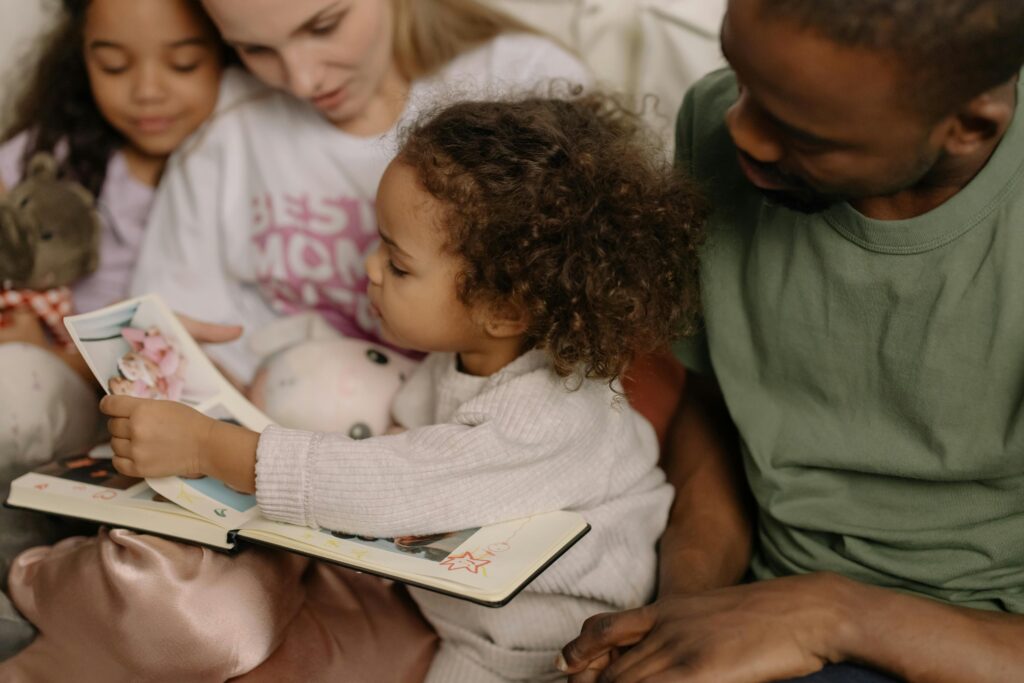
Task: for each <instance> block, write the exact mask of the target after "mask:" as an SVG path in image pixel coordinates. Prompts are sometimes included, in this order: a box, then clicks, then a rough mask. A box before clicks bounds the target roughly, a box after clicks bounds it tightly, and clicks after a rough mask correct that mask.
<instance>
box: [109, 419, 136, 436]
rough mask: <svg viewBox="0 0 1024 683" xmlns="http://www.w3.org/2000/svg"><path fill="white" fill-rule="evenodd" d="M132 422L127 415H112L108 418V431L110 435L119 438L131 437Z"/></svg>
mask: <svg viewBox="0 0 1024 683" xmlns="http://www.w3.org/2000/svg"><path fill="white" fill-rule="evenodd" d="M131 429H132V423H131V421H130V420H129V419H128V418H126V417H112V418H110V419H109V420H107V431H108V432H110V436H112V437H116V438H118V439H130V438H131V436H132V432H131Z"/></svg>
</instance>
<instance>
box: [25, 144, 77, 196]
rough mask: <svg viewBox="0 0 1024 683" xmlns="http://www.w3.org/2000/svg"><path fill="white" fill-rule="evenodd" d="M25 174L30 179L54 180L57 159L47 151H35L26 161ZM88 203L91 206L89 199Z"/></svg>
mask: <svg viewBox="0 0 1024 683" xmlns="http://www.w3.org/2000/svg"><path fill="white" fill-rule="evenodd" d="M25 176H26V177H27V178H30V179H32V180H54V179H56V178H57V160H56V159H54V158H53V155H52V154H50V153H49V152H36V153H35V154H34V155H32V159H30V160H29V162H28V173H26V174H25ZM86 194H88V193H86ZM89 205H90V206H92V202H91V201H90V204H89Z"/></svg>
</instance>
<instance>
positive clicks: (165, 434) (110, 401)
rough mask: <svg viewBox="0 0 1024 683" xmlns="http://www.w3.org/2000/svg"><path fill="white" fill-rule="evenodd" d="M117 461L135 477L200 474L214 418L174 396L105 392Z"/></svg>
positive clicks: (123, 471)
mask: <svg viewBox="0 0 1024 683" xmlns="http://www.w3.org/2000/svg"><path fill="white" fill-rule="evenodd" d="M100 410H101V411H103V412H104V413H106V414H107V415H109V416H110V420H109V421H108V422H107V427H108V429H109V430H110V436H111V437H112V438H111V440H110V445H111V448H112V449H113V450H114V459H113V465H114V467H115V468H116V469H117V471H118V472H120V473H121V474H126V475H128V476H130V477H167V476H201V475H204V474H206V472H205V467H204V460H203V454H204V453H205V452H207V451H208V448H207V443H208V439H209V435H210V433H211V430H212V429H213V426H214V425H215V424H216V423H217V421H216V420H214V419H213V418H210V417H207V416H205V415H203V414H202V413H200V412H198V411H197V410H194V409H193V408H190V407H189V406H186V405H184V404H182V403H176V402H174V401H153V400H149V399H141V398H132V397H130V396H106V397H104V399H103V400H102V401H100Z"/></svg>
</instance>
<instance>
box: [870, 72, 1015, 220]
mask: <svg viewBox="0 0 1024 683" xmlns="http://www.w3.org/2000/svg"><path fill="white" fill-rule="evenodd" d="M1007 87H1008V92H1007V95H1006V96H1007V98H1008V104H1009V105H1010V115H1009V117H1008V119H1007V124H1006V125H1004V126H1002V128H1001V130H999V131H998V134H997V135H993V136H992V138H991V139H990V140H987V141H986V142H985V144H983V145H979V146H978V148H977V150H975V152H974V153H973V154H970V155H966V156H960V157H956V158H953V157H949V156H947V157H945V158H944V159H941V160H940V161H939V162H937V163H936V165H935V166H934V167H933V168H932V170H931V171H929V172H928V174H927V175H925V177H924V178H922V179H921V180H920V181H918V182H917V183H916V184H915V185H914V186H913V187H909V188H907V189H905V190H901V191H900V192H897V193H895V194H891V195H887V196H882V197H867V198H862V199H857V200H853V201H851V202H850V205H851V206H853V208H855V209H857V211H859V212H860V213H861V214H863V215H865V216H867V217H868V218H874V219H876V220H887V221H894V220H905V219H908V218H915V217H917V216H921V215H923V214H926V213H928V212H929V211H931V210H933V209H936V208H938V207H939V206H942V205H943V204H945V203H946V202H947V201H949V200H950V199H952V198H953V197H954V196H956V195H957V194H958V193H959V192H960V191H961V190H963V189H964V188H965V187H967V185H968V184H970V182H971V181H972V180H974V178H975V176H977V175H978V174H979V173H980V172H981V170H982V169H983V168H985V166H986V165H987V164H988V162H989V160H990V159H991V158H992V155H993V154H994V153H995V151H996V149H997V148H998V147H999V143H1001V142H1002V141H1003V138H1004V137H1005V136H1006V131H1007V130H1008V129H1009V124H1010V122H1012V121H1013V118H1014V114H1015V113H1016V108H1017V104H1018V103H1017V83H1016V80H1014V82H1013V83H1012V84H1008V86H1007Z"/></svg>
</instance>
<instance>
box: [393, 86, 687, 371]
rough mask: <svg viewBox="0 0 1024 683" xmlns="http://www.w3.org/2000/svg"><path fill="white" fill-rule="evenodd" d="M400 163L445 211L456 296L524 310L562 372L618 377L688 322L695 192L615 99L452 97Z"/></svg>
mask: <svg viewBox="0 0 1024 683" xmlns="http://www.w3.org/2000/svg"><path fill="white" fill-rule="evenodd" d="M399 160H400V161H401V162H403V163H406V164H409V165H410V166H411V167H412V168H413V169H414V170H415V171H416V172H417V174H418V176H419V178H420V180H421V182H422V184H423V186H424V188H425V189H426V190H427V192H429V193H430V194H431V195H432V196H433V197H434V198H436V199H437V200H439V202H440V203H441V205H442V206H443V207H444V209H443V214H442V215H443V219H442V220H443V221H444V225H443V226H441V227H442V229H444V230H445V231H446V245H447V248H448V249H449V250H450V251H451V252H452V253H454V254H455V255H457V256H459V257H461V259H462V261H463V262H464V264H465V265H464V268H463V271H462V273H461V276H460V280H459V283H458V294H459V297H460V299H461V300H462V301H463V302H464V303H466V304H467V305H476V304H481V303H482V304H485V305H490V306H495V307H499V308H500V307H502V306H506V305H508V304H513V305H515V306H517V307H520V308H521V309H522V310H523V311H524V312H525V313H526V317H527V320H528V329H527V331H526V335H525V336H526V339H525V343H526V348H527V349H529V348H540V349H545V350H547V352H548V353H549V354H550V356H551V358H552V361H553V364H554V368H555V371H556V372H557V373H558V374H559V375H560V376H563V377H566V376H569V375H571V374H574V373H576V372H577V371H581V372H582V376H583V377H587V378H601V379H614V378H616V377H618V376H620V375H621V374H622V373H623V371H624V370H625V368H626V366H627V365H628V363H629V361H630V360H631V359H632V358H633V356H634V355H635V354H637V353H644V352H648V351H653V350H657V349H660V348H662V347H664V346H665V345H666V344H667V343H668V342H669V341H671V340H672V339H673V338H675V337H677V336H681V335H684V334H689V333H692V332H693V331H694V329H695V327H696V325H697V321H698V317H699V308H700V279H699V273H698V249H699V247H700V245H701V243H702V241H703V236H704V232H703V225H704V218H705V207H704V202H703V201H702V199H701V198H700V196H699V194H698V193H697V191H696V189H695V186H694V184H693V183H691V181H690V180H689V179H688V178H685V177H683V176H682V175H681V174H680V173H679V172H677V171H675V170H674V169H673V168H672V167H671V165H670V164H669V163H668V162H667V160H665V157H664V154H663V152H662V151H660V150H659V149H658V148H657V144H656V143H655V142H654V141H653V139H652V138H651V137H650V134H649V133H648V132H647V129H646V128H645V127H644V125H643V124H642V122H641V121H640V118H639V116H637V115H636V114H635V113H632V112H631V111H629V110H628V109H627V108H626V107H624V106H622V105H621V104H619V103H618V101H617V100H616V99H614V98H613V97H610V96H607V95H600V94H588V95H583V96H577V97H569V98H558V99H552V98H541V97H529V98H526V99H521V100H516V101H493V102H463V103H459V104H455V105H453V106H450V107H447V108H445V109H444V110H442V111H441V112H440V113H436V114H432V115H429V116H427V117H425V118H424V119H422V120H421V121H419V122H417V123H415V124H413V126H411V127H410V128H409V129H408V130H406V131H405V136H404V139H403V144H402V147H401V150H400V152H399Z"/></svg>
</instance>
